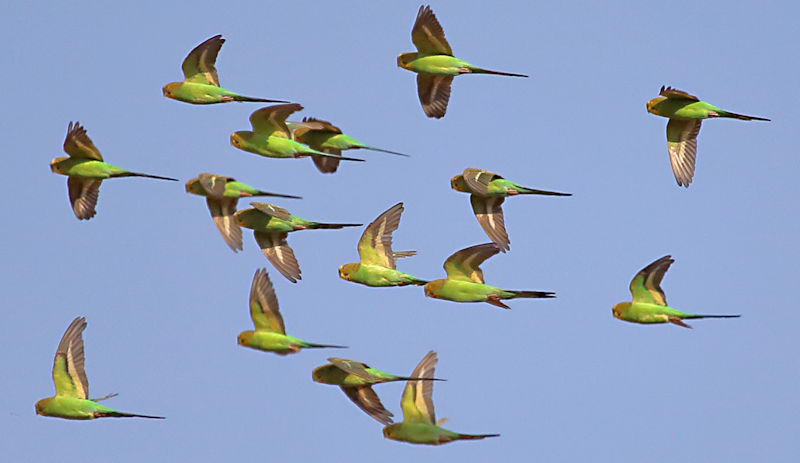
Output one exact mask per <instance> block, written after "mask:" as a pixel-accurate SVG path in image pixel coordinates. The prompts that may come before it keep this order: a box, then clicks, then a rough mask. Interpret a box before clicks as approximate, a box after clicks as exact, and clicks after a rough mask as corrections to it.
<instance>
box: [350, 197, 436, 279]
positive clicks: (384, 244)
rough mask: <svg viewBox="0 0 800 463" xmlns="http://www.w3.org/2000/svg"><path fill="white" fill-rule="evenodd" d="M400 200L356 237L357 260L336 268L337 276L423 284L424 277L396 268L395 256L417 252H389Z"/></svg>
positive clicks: (396, 224) (408, 255)
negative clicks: (422, 278) (358, 261)
mask: <svg viewBox="0 0 800 463" xmlns="http://www.w3.org/2000/svg"><path fill="white" fill-rule="evenodd" d="M402 214H403V203H397V204H395V205H394V206H392V207H390V208H389V209H388V210H386V211H385V212H384V213H383V214H381V215H379V216H378V218H377V219H375V220H373V221H372V223H371V224H369V225H367V228H366V229H365V230H364V233H363V234H362V235H361V239H360V240H358V256H359V258H360V259H361V262H360V263H352V264H344V265H342V266H340V267H339V277H340V278H342V279H344V280H347V281H352V282H354V283H361V284H362V285H367V286H406V285H424V284H425V283H427V281H426V280H420V279H419V278H417V277H415V276H413V275H409V274H408V273H403V272H399V271H397V265H396V263H395V259H396V258H398V257H410V256H413V255H415V254H416V253H417V251H399V252H393V251H392V233H393V232H394V231H395V230H397V227H398V226H399V225H400V215H402Z"/></svg>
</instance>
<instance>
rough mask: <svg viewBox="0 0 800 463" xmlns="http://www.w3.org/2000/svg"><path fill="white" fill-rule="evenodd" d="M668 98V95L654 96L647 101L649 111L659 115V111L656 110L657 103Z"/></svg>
mask: <svg viewBox="0 0 800 463" xmlns="http://www.w3.org/2000/svg"><path fill="white" fill-rule="evenodd" d="M666 99H667V97H665V96H660V97H658V98H653V99H652V100H650V101H648V102H647V112H648V113H652V114H656V115H657V114H658V111H656V109H655V108H656V105H658V104H659V103H661V102H662V101H664V100H666Z"/></svg>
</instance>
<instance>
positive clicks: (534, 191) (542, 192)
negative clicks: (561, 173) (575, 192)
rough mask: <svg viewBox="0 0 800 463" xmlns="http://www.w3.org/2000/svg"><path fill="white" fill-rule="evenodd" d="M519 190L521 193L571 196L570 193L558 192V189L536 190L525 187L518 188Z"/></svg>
mask: <svg viewBox="0 0 800 463" xmlns="http://www.w3.org/2000/svg"><path fill="white" fill-rule="evenodd" d="M519 192H520V194H523V195H545V196H572V193H559V192H558V191H547V190H537V189H535V188H528V187H525V189H524V190H520V191H519Z"/></svg>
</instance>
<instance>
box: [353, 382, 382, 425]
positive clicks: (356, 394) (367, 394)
mask: <svg viewBox="0 0 800 463" xmlns="http://www.w3.org/2000/svg"><path fill="white" fill-rule="evenodd" d="M341 389H342V391H343V392H344V393H345V395H347V397H349V398H350V400H352V401H353V403H354V404H356V405H358V408H360V409H361V410H364V412H366V414H367V415H369V416H371V417H373V418H375V419H376V420H378V421H379V422H381V423H383V424H384V425H386V426H388V425H390V424H392V412H390V411H389V410H386V408H385V407H384V406H383V404H382V403H381V399H380V398H379V397H378V394H376V393H375V391H373V390H372V388H371V387H369V386H360V387H352V386H342V387H341Z"/></svg>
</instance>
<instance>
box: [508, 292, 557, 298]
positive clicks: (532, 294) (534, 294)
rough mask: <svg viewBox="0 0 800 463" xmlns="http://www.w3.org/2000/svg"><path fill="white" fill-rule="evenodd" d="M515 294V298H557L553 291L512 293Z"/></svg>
mask: <svg viewBox="0 0 800 463" xmlns="http://www.w3.org/2000/svg"><path fill="white" fill-rule="evenodd" d="M511 292H512V293H514V297H526V298H538V299H541V298H551V297H556V293H554V292H551V291H511Z"/></svg>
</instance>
